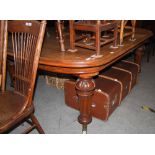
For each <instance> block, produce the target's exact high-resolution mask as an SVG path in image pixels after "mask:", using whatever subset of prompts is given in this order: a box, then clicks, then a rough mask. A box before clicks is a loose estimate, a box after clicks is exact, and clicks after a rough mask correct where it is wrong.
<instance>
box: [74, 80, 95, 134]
mask: <svg viewBox="0 0 155 155" xmlns="http://www.w3.org/2000/svg"><path fill="white" fill-rule="evenodd" d="M94 90H95V82H94V80H93V79H92V78H79V79H78V80H77V82H76V91H77V95H78V101H79V106H80V115H79V117H78V121H79V123H80V124H82V125H83V133H84V132H85V133H86V132H87V125H88V124H89V123H90V122H91V121H92V115H91V104H92V97H93V94H94Z"/></svg>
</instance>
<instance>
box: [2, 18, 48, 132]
mask: <svg viewBox="0 0 155 155" xmlns="http://www.w3.org/2000/svg"><path fill="white" fill-rule="evenodd" d="M45 27H46V22H45V21H42V22H39V21H26V20H25V21H8V32H9V34H10V35H11V40H12V41H11V44H10V45H9V46H10V48H11V49H13V57H14V64H15V73H14V77H15V85H14V91H4V92H1V93H0V133H4V132H7V131H8V130H10V129H11V128H13V127H14V126H15V125H17V124H19V123H21V122H22V121H24V120H27V121H28V122H29V124H30V125H31V126H30V127H29V128H28V129H27V130H26V131H24V132H23V133H29V132H30V131H31V130H33V129H34V128H36V129H37V130H38V132H39V133H44V131H43V129H42V127H41V126H40V124H39V122H38V120H37V118H36V117H35V116H34V114H33V112H34V105H33V101H32V98H33V91H34V85H35V79H36V73H37V68H38V62H39V57H40V52H41V47H42V42H43V38H44V32H45ZM28 119H30V120H31V121H30V120H28Z"/></svg>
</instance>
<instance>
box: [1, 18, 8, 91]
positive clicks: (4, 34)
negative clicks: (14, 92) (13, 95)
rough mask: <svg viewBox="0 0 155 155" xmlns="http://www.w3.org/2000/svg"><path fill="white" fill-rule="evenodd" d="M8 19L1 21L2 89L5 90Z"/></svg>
mask: <svg viewBox="0 0 155 155" xmlns="http://www.w3.org/2000/svg"><path fill="white" fill-rule="evenodd" d="M6 47H7V21H4V20H1V21H0V91H4V90H5V77H6V56H7V52H6Z"/></svg>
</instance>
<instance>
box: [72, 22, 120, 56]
mask: <svg viewBox="0 0 155 155" xmlns="http://www.w3.org/2000/svg"><path fill="white" fill-rule="evenodd" d="M118 24H119V21H116V20H112V21H109V20H79V21H73V20H72V21H70V49H69V51H71V52H75V51H77V49H76V48H75V46H79V47H82V48H87V49H91V50H95V51H96V55H95V57H101V56H102V54H101V52H100V50H101V47H102V46H103V45H105V44H108V43H110V42H112V41H113V45H112V46H111V47H112V48H117V31H118ZM109 30H113V36H112V37H108V38H104V37H102V34H101V33H102V32H106V31H109ZM77 31H81V32H86V33H93V34H92V37H91V38H90V39H89V40H92V41H93V42H92V43H87V42H84V41H82V39H83V38H86V37H87V35H86V36H84V35H83V36H80V37H78V38H77Z"/></svg>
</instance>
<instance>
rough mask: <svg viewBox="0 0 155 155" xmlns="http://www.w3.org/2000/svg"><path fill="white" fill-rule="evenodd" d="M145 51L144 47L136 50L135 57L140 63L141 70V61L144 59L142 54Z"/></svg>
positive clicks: (135, 60) (136, 61)
mask: <svg viewBox="0 0 155 155" xmlns="http://www.w3.org/2000/svg"><path fill="white" fill-rule="evenodd" d="M143 53H144V48H143V47H139V48H138V49H137V50H136V52H135V57H134V62H135V63H137V64H139V65H140V70H139V72H140V71H141V61H142V55H143Z"/></svg>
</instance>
